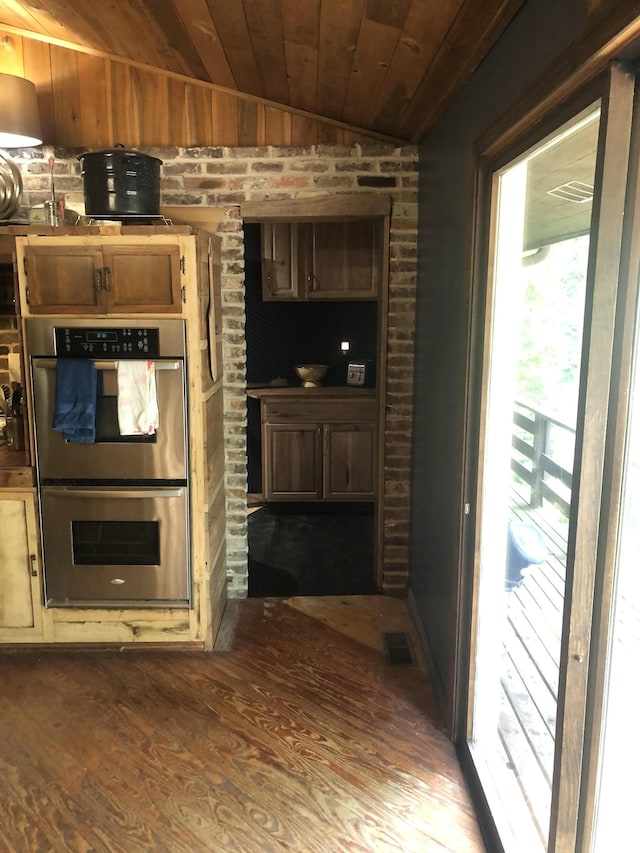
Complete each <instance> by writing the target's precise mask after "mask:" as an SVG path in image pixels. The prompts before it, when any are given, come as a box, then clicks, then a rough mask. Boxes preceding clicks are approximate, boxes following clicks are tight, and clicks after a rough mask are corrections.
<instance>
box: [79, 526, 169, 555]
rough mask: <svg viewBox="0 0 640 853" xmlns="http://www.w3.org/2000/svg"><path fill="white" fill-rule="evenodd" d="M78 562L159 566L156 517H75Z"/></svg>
mask: <svg viewBox="0 0 640 853" xmlns="http://www.w3.org/2000/svg"><path fill="white" fill-rule="evenodd" d="M71 537H72V547H73V562H74V564H75V565H76V566H78V565H83V566H99V565H103V564H109V565H112V566H159V565H160V529H159V524H158V522H157V521H72V522H71Z"/></svg>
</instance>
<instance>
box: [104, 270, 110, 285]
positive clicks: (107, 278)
mask: <svg viewBox="0 0 640 853" xmlns="http://www.w3.org/2000/svg"><path fill="white" fill-rule="evenodd" d="M104 289H105V290H111V268H110V267H105V268H104Z"/></svg>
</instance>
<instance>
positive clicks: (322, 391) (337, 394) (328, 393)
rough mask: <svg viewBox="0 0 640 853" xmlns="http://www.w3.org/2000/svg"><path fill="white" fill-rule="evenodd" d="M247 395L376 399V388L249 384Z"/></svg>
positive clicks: (258, 398)
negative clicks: (255, 385)
mask: <svg viewBox="0 0 640 853" xmlns="http://www.w3.org/2000/svg"><path fill="white" fill-rule="evenodd" d="M247 397H253V398H255V399H256V400H260V399H262V397H304V398H306V399H309V398H313V399H314V400H318V399H327V398H331V399H334V400H335V399H336V398H339V399H344V398H345V397H350V398H353V399H364V400H375V397H376V389H375V388H358V387H355V386H353V385H334V386H332V385H321V386H319V387H318V388H305V387H304V386H303V385H281V386H277V385H261V386H259V387H252V386H251V385H248V386H247Z"/></svg>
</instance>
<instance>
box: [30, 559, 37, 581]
mask: <svg viewBox="0 0 640 853" xmlns="http://www.w3.org/2000/svg"><path fill="white" fill-rule="evenodd" d="M29 559H30V560H31V577H33V578H37V577H38V570H37V569H36V555H35V554H29Z"/></svg>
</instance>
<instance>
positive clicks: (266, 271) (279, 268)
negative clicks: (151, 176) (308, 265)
mask: <svg viewBox="0 0 640 853" xmlns="http://www.w3.org/2000/svg"><path fill="white" fill-rule="evenodd" d="M298 228H299V226H298V225H297V224H295V223H292V222H265V223H263V225H262V229H261V237H262V298H263V299H265V300H271V299H300V298H303V297H301V296H300V287H299V286H300V275H299V269H298V243H299V235H298Z"/></svg>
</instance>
